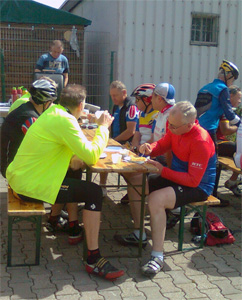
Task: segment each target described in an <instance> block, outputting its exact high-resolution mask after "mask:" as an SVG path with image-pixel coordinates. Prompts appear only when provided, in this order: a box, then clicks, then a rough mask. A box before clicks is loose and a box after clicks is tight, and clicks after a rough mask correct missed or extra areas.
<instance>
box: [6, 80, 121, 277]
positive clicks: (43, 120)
mask: <svg viewBox="0 0 242 300" xmlns="http://www.w3.org/2000/svg"><path fill="white" fill-rule="evenodd" d="M85 98H86V90H85V88H84V87H83V86H81V85H68V86H67V87H66V88H64V89H63V90H62V93H61V99H60V104H58V105H53V106H52V107H50V108H49V109H48V110H47V111H46V112H44V113H43V114H42V115H41V116H40V117H39V118H38V119H37V120H36V122H35V123H34V124H33V125H32V126H31V127H30V129H29V130H28V132H27V134H26V136H25V138H24V139H23V142H22V143H21V145H20V147H19V150H18V152H17V154H16V156H15V158H14V160H13V162H12V163H11V164H10V165H9V166H8V168H7V172H6V177H7V179H8V182H9V185H10V187H11V188H12V189H13V192H14V195H15V196H17V197H19V198H20V199H22V200H23V201H43V202H47V203H50V204H54V203H73V204H76V203H78V202H85V207H84V209H83V223H84V228H85V234H86V241H87V247H88V257H87V261H86V271H87V272H88V273H92V274H96V275H99V276H103V277H104V278H106V279H115V278H118V277H120V276H122V275H123V274H124V272H123V271H122V270H118V269H116V268H115V267H113V266H112V265H111V264H110V263H109V262H108V261H107V260H106V259H104V258H103V257H101V254H100V250H99V247H98V235H99V228H100V218H101V209H102V190H101V188H100V187H99V186H98V185H96V184H94V183H92V182H87V181H82V180H80V179H75V178H67V177H65V175H66V172H67V169H68V167H69V164H70V161H71V158H72V156H73V154H76V155H77V156H78V158H79V159H80V160H82V161H84V162H85V163H86V164H87V165H91V164H95V163H96V162H97V161H98V160H99V157H100V154H101V153H102V152H103V149H104V148H105V147H106V145H107V142H108V137H109V131H108V127H109V126H110V125H111V123H112V121H113V118H112V117H111V116H110V115H109V114H108V112H107V111H105V112H104V113H103V114H102V116H101V117H100V118H99V119H98V120H97V122H98V125H99V127H98V129H97V131H96V134H95V137H94V139H93V141H91V142H89V141H88V140H87V138H86V137H85V135H84V134H83V132H82V130H81V128H80V126H79V124H78V122H77V120H78V118H79V117H80V115H81V113H82V110H83V108H84V105H85ZM68 213H69V220H71V221H72V220H77V215H75V213H76V211H70V210H68ZM76 222H77V221H76Z"/></svg>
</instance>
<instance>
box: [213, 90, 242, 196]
mask: <svg viewBox="0 0 242 300" xmlns="http://www.w3.org/2000/svg"><path fill="white" fill-rule="evenodd" d="M229 93H230V102H231V104H232V106H233V107H234V108H237V107H238V106H239V105H240V103H241V95H242V93H241V90H240V89H239V88H238V87H237V86H236V85H231V86H230V87H229ZM237 130H238V127H237V126H235V125H230V124H229V121H228V119H227V118H226V117H225V115H223V116H222V117H221V118H220V121H219V127H218V130H217V148H218V155H219V156H228V157H232V158H233V157H234V153H235V152H236V143H235V142H233V141H230V140H228V138H227V137H226V136H228V135H231V134H234V133H236V132H237ZM237 178H238V173H236V172H233V174H232V175H231V177H230V179H228V180H227V181H226V182H225V184H224V185H225V187H226V188H228V189H229V190H231V191H232V192H233V193H234V195H235V196H238V197H241V192H242V191H241V189H239V187H238V182H237Z"/></svg>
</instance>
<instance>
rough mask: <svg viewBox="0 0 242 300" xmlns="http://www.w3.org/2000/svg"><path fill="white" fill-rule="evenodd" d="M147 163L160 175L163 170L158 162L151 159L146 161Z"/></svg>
mask: <svg viewBox="0 0 242 300" xmlns="http://www.w3.org/2000/svg"><path fill="white" fill-rule="evenodd" d="M147 162H148V163H149V164H151V165H153V166H155V167H156V168H157V169H158V170H159V171H157V172H155V173H158V174H161V172H162V169H163V165H162V164H161V163H159V162H158V161H155V160H153V159H148V160H147Z"/></svg>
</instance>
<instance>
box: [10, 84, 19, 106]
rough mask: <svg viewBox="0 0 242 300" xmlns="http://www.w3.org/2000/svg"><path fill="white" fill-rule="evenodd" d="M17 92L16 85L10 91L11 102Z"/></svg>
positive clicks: (14, 99)
mask: <svg viewBox="0 0 242 300" xmlns="http://www.w3.org/2000/svg"><path fill="white" fill-rule="evenodd" d="M17 93H18V92H17V89H16V87H13V88H12V91H11V100H12V103H13V102H14V101H16V100H17Z"/></svg>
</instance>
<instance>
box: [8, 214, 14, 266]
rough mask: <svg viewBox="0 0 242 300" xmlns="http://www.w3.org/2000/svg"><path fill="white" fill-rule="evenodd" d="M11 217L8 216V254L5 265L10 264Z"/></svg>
mask: <svg viewBox="0 0 242 300" xmlns="http://www.w3.org/2000/svg"><path fill="white" fill-rule="evenodd" d="M12 230H13V217H10V216H8V255H7V266H8V267H11V266H12V239H13V231H12Z"/></svg>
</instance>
